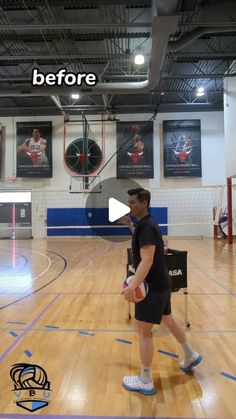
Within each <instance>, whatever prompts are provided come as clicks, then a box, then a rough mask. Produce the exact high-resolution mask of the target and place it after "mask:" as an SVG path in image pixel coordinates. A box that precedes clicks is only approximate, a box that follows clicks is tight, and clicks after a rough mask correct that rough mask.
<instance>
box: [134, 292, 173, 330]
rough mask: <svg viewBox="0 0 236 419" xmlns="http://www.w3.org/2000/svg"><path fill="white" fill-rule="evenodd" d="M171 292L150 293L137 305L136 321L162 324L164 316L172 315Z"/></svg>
mask: <svg viewBox="0 0 236 419" xmlns="http://www.w3.org/2000/svg"><path fill="white" fill-rule="evenodd" d="M170 298H171V290H170V289H167V290H164V291H149V293H148V295H147V296H146V298H144V300H142V301H140V302H139V303H136V304H135V319H136V320H140V321H143V322H147V323H153V324H160V323H161V319H162V316H163V315H164V316H167V315H168V314H171V302H170Z"/></svg>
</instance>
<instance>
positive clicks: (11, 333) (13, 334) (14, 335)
mask: <svg viewBox="0 0 236 419" xmlns="http://www.w3.org/2000/svg"><path fill="white" fill-rule="evenodd" d="M9 333H10V335H12V336H13V337H14V338H16V337H17V336H18V334H17V333H16V332H14V331H13V330H12V331H11V332H9Z"/></svg>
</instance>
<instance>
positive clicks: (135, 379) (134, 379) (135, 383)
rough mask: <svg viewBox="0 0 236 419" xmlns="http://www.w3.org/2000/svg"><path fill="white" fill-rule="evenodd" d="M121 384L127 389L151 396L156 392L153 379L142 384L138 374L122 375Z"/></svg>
mask: <svg viewBox="0 0 236 419" xmlns="http://www.w3.org/2000/svg"><path fill="white" fill-rule="evenodd" d="M123 386H124V388H125V389H126V390H128V391H137V392H138V393H141V394H145V396H151V395H152V394H155V393H156V390H155V388H154V384H153V381H151V383H148V384H144V383H143V382H142V381H141V379H140V377H139V376H138V375H136V376H126V377H124V378H123Z"/></svg>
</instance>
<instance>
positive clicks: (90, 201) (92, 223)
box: [80, 177, 141, 242]
mask: <svg viewBox="0 0 236 419" xmlns="http://www.w3.org/2000/svg"><path fill="white" fill-rule="evenodd" d="M140 187H141V186H140V185H139V184H138V183H136V182H135V181H133V180H131V179H117V178H114V177H111V178H108V179H104V180H103V181H101V182H99V184H97V185H96V186H94V187H93V188H92V189H91V190H90V192H89V194H88V197H87V201H86V208H85V217H86V220H83V219H81V220H80V223H82V222H83V224H84V227H83V234H84V235H86V236H95V237H96V236H99V237H102V238H103V239H105V240H109V241H112V242H117V241H118V242H121V241H127V240H130V238H131V235H132V232H131V230H130V229H129V227H128V226H127V225H123V224H122V223H121V222H119V218H121V217H123V216H125V215H128V214H129V213H130V208H129V206H128V198H129V196H128V193H127V191H128V190H129V189H136V188H140Z"/></svg>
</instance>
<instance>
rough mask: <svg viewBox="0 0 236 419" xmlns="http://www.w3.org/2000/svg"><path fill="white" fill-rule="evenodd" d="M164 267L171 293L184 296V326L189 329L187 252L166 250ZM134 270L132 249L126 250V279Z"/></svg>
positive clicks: (129, 314)
mask: <svg viewBox="0 0 236 419" xmlns="http://www.w3.org/2000/svg"><path fill="white" fill-rule="evenodd" d="M165 258H166V265H167V268H168V271H169V275H170V278H171V292H178V291H179V290H180V289H181V290H182V291H183V295H184V308H185V316H184V317H185V318H184V321H185V325H186V326H187V327H190V323H189V321H188V283H187V251H185V250H174V249H168V251H167V253H166V255H165ZM134 273H135V269H134V266H133V254H132V249H130V248H129V249H127V265H126V274H127V277H128V276H130V275H134ZM128 309H129V312H128V316H129V319H130V318H131V306H130V302H129V308H128Z"/></svg>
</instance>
